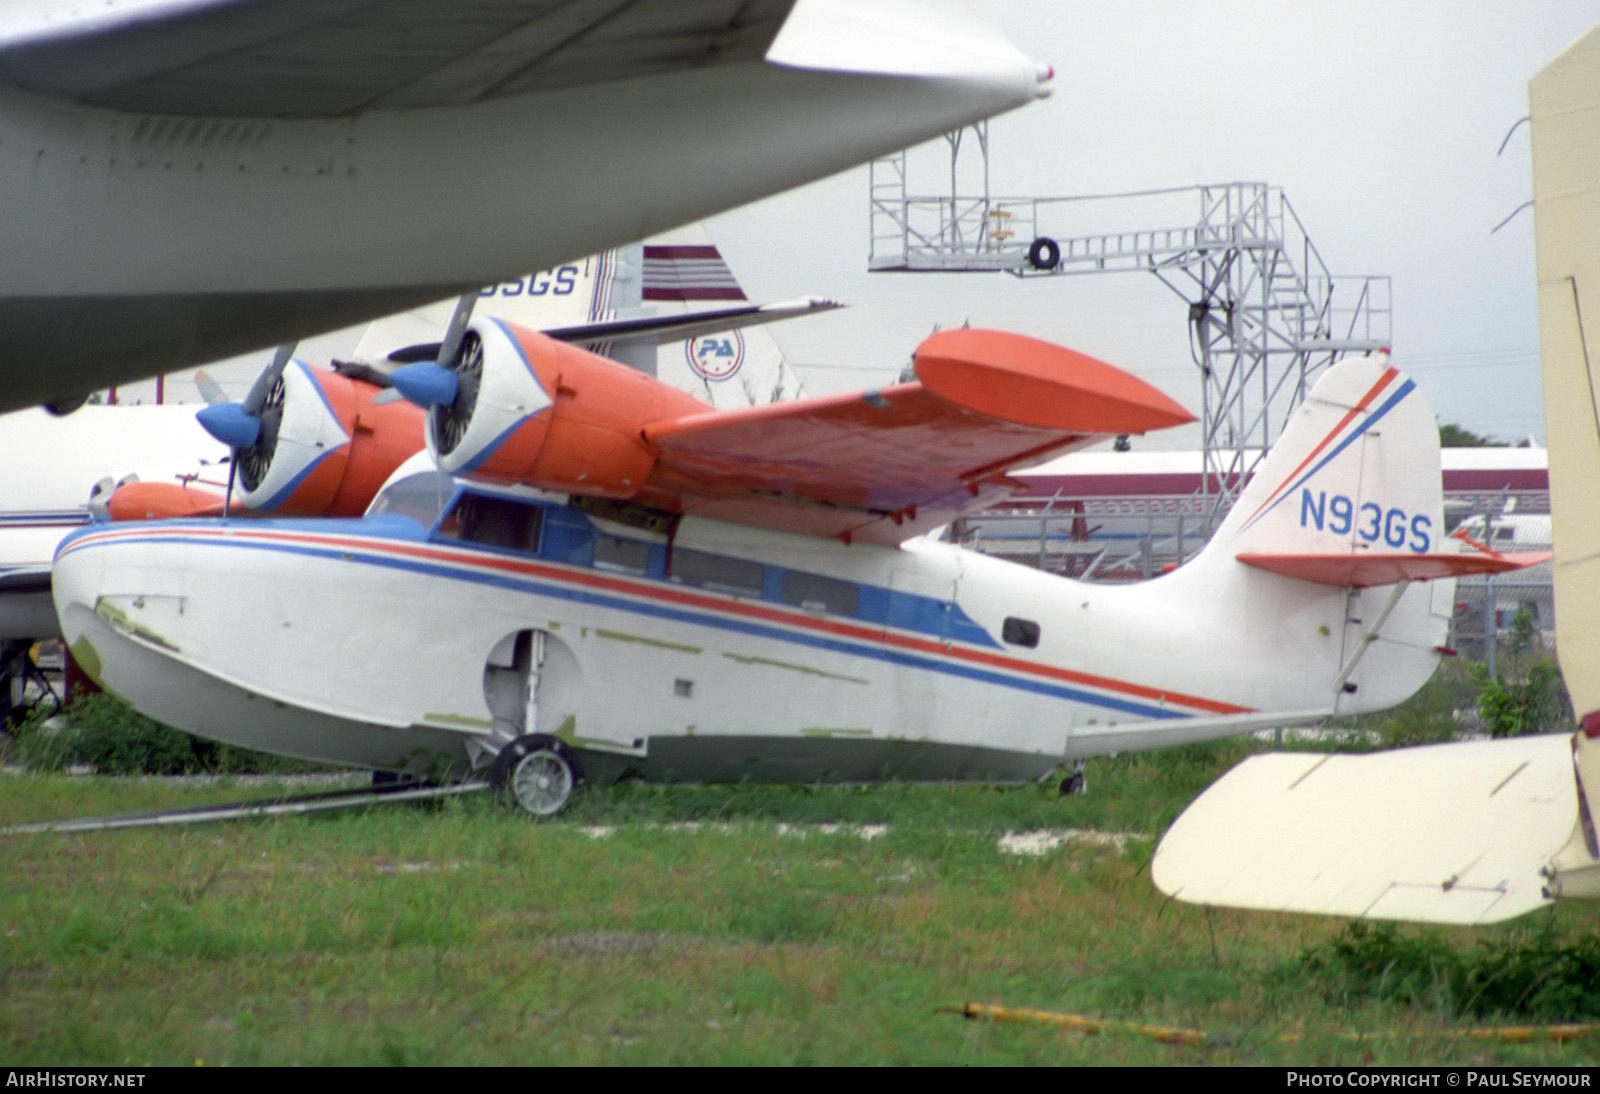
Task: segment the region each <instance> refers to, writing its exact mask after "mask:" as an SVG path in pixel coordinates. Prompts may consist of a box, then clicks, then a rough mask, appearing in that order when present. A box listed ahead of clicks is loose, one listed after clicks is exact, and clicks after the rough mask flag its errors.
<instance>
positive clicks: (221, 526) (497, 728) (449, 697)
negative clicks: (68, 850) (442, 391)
mask: <svg viewBox="0 0 1600 1094" xmlns="http://www.w3.org/2000/svg"><path fill="white" fill-rule="evenodd" d="M433 481H435V480H434V476H433V475H431V474H430V475H425V476H420V477H418V478H417V479H414V480H412V486H411V487H410V488H408V489H405V490H402V491H401V494H406V495H409V496H410V498H411V499H412V500H411V501H410V502H408V503H399V502H396V501H394V500H390V501H386V500H385V498H388V497H391V495H390V494H389V492H388V491H386V493H385V495H380V498H379V500H378V502H377V503H375V506H374V511H375V512H383V511H384V510H386V509H389V510H390V512H389V513H388V515H383V516H377V517H373V516H369V517H367V518H365V519H363V520H359V521H276V520H269V521H250V522H239V521H233V522H217V521H189V522H162V523H158V524H150V525H143V526H117V525H112V526H100V527H97V528H94V529H90V530H86V531H84V532H80V533H77V534H75V535H74V536H73V537H70V538H69V539H68V540H67V541H66V542H65V543H64V544H63V545H62V548H61V552H60V555H59V557H58V559H57V563H56V569H55V592H56V599H57V604H58V608H59V611H60V613H61V617H62V624H63V628H64V630H65V632H66V634H67V639H68V642H69V644H70V648H71V650H72V652H73V655H74V657H75V658H77V660H78V661H79V662H80V664H82V665H83V666H84V667H85V668H86V669H87V670H88V671H89V672H90V674H91V675H93V676H95V677H96V678H97V679H100V680H101V681H102V682H103V683H105V684H106V685H107V686H108V687H110V688H111V689H112V690H114V691H116V692H117V693H119V694H121V695H123V696H124V697H125V698H127V699H128V700H129V701H131V702H132V703H133V704H134V705H135V706H137V707H138V708H139V709H141V710H143V711H144V712H146V713H148V714H150V715H152V716H154V717H157V718H160V719H163V720H165V721H169V722H171V723H172V724H175V725H178V726H182V727H185V728H189V729H192V730H195V731H197V732H201V733H203V734H204V735H207V736H211V737H216V738H220V739H224V740H228V741H232V742H234V743H237V744H241V745H245V746H247V747H254V748H265V749H268V750H270V751H273V752H277V753H287V754H292V755H298V756H304V757H307V758H312V759H319V760H326V761H332V762H340V763H351V764H358V765H365V766H371V767H375V768H382V769H387V770H397V771H408V772H412V773H416V774H428V775H433V776H439V775H442V774H447V773H454V774H456V775H460V774H463V773H465V772H467V771H470V770H471V769H472V768H473V767H474V766H475V765H476V766H480V767H481V766H482V763H481V759H480V757H481V756H484V755H489V754H492V753H493V752H494V751H495V750H497V749H499V748H500V747H503V746H504V744H505V743H506V742H507V741H509V740H511V739H513V738H516V737H518V736H521V735H523V734H528V733H542V734H547V735H549V736H551V737H555V738H557V739H559V740H561V741H564V742H565V743H566V744H567V745H569V746H570V747H571V748H572V749H574V750H575V752H576V754H577V755H578V756H579V757H580V758H581V760H582V763H583V766H584V770H585V771H586V772H587V774H588V776H589V777H591V778H594V779H597V780H599V781H609V779H610V778H614V777H617V776H620V775H624V774H638V775H642V776H644V777H646V778H649V779H653V780H672V779H693V780H720V779H738V778H745V777H748V778H751V779H757V780H811V779H846V780H868V779H876V778H881V777H884V776H886V775H897V776H901V777H909V778H937V779H946V778H978V779H1010V780H1022V779H1032V778H1037V777H1040V776H1043V775H1045V774H1047V773H1048V772H1050V771H1051V770H1052V769H1054V768H1056V767H1058V766H1060V765H1061V764H1062V763H1064V762H1066V761H1070V760H1073V759H1075V758H1079V757H1086V756H1090V755H1096V754H1102V753H1107V752H1118V751H1131V750H1138V749H1143V748H1154V747H1161V746H1164V745H1171V744H1177V743H1182V742H1184V741H1190V740H1199V739H1205V738H1209V737H1215V736H1220V735H1224V734H1229V733H1236V732H1239V731H1240V730H1241V729H1243V728H1249V727H1250V726H1251V725H1252V724H1257V723H1259V724H1263V725H1267V724H1281V723H1282V722H1284V721H1286V720H1294V719H1295V718H1297V717H1302V718H1307V717H1320V716H1323V715H1326V714H1328V713H1329V712H1331V711H1333V710H1334V709H1336V708H1337V709H1338V710H1340V711H1347V712H1357V711H1361V710H1369V709H1377V708H1381V707H1385V706H1388V705H1391V704H1393V703H1395V702H1398V701H1399V700H1400V699H1402V698H1404V696H1405V695H1406V694H1409V692H1410V691H1411V690H1412V689H1414V688H1415V687H1416V686H1417V685H1418V684H1419V683H1420V682H1421V680H1423V679H1425V678H1426V677H1427V675H1428V674H1429V673H1430V672H1431V671H1432V667H1433V664H1434V662H1435V661H1436V659H1437V650H1436V646H1437V644H1438V643H1439V642H1440V641H1441V640H1442V639H1443V635H1444V627H1445V623H1446V620H1447V618H1448V612H1449V598H1450V583H1449V582H1442V583H1440V584H1439V585H1437V586H1435V587H1434V588H1433V589H1430V588H1428V587H1422V586H1414V587H1412V588H1411V589H1410V590H1409V591H1407V592H1406V593H1405V594H1404V598H1403V599H1404V604H1405V605H1409V606H1410V607H1409V608H1407V607H1404V606H1403V607H1402V610H1400V611H1397V612H1395V613H1394V615H1393V617H1392V622H1391V623H1390V625H1389V626H1388V628H1387V630H1386V632H1385V637H1386V650H1385V654H1384V657H1383V658H1382V660H1381V661H1379V660H1377V659H1374V660H1373V661H1368V662H1366V663H1364V664H1363V665H1362V666H1361V667H1359V668H1357V670H1356V671H1355V672H1354V673H1353V674H1352V675H1351V676H1350V677H1349V678H1348V686H1345V687H1339V686H1335V684H1334V681H1335V679H1336V677H1338V675H1339V672H1340V668H1341V665H1342V664H1344V663H1346V662H1347V661H1348V660H1349V659H1350V656H1351V651H1352V649H1354V648H1355V646H1356V644H1357V642H1358V640H1359V637H1360V633H1361V628H1362V622H1361V620H1362V618H1363V617H1365V618H1366V619H1367V620H1368V621H1370V620H1371V619H1373V618H1375V617H1376V616H1377V615H1378V614H1379V609H1380V605H1381V603H1382V602H1383V601H1384V599H1385V598H1386V597H1388V596H1389V595H1390V591H1389V590H1388V589H1368V590H1360V591H1353V592H1350V593H1348V594H1347V593H1346V591H1345V590H1335V589H1330V588H1329V587H1327V586H1325V585H1317V584H1312V583H1309V582H1305V581H1299V580H1295V579H1292V578H1288V577H1280V576H1278V575H1275V574H1269V573H1264V572H1262V571H1260V570H1257V569H1252V568H1250V567H1247V566H1245V565H1243V564H1241V563H1239V562H1238V561H1236V560H1235V559H1233V558H1232V557H1230V556H1229V554H1228V552H1227V551H1226V550H1213V551H1211V552H1209V554H1207V555H1202V556H1201V557H1200V558H1199V559H1197V560H1195V561H1194V562H1192V563H1191V564H1189V565H1188V566H1185V567H1183V568H1181V569H1180V570H1178V571H1176V572H1174V573H1172V574H1169V575H1166V576H1164V577H1162V578H1159V579H1157V580H1154V581H1151V582H1147V583H1144V584H1141V585H1131V586H1109V585H1092V584H1084V583H1079V582H1074V581H1070V580H1067V579H1065V578H1059V577H1055V576H1051V575H1048V574H1043V573H1040V572H1038V571H1035V570H1031V569H1028V568H1026V567H1021V566H1017V565H1013V564H1010V563H1006V562H1002V561H999V560H996V559H992V558H989V557H987V556H983V555H979V554H976V553H973V552H969V551H964V550H961V549H959V548H957V547H954V546H951V545H948V544H944V543H939V542H933V541H929V540H926V539H914V540H910V541H908V542H906V543H904V544H902V545H900V546H898V547H889V546H877V545H873V544H867V543H857V544H854V545H852V546H846V545H844V544H841V543H839V542H838V541H836V540H822V539H818V538H815V537H805V536H794V535H788V534H782V533H776V532H768V531H760V530H755V529H751V528H746V527H739V526H734V525H728V524H721V523H718V522H712V521H703V520H694V519H685V520H684V521H683V522H682V523H681V525H680V526H679V527H678V529H677V532H676V535H675V536H673V537H672V539H671V541H670V542H668V540H667V537H666V536H665V535H664V534H661V533H652V532H649V531H645V530H641V529H639V528H634V527H625V526H623V525H619V524H614V523H610V522H608V521H599V520H596V519H594V518H591V517H590V516H589V515H588V514H587V513H586V512H585V511H584V510H583V509H581V508H578V507H574V506H572V505H569V504H566V499H565V498H563V497H559V496H557V495H551V494H542V493H540V492H538V491H535V490H532V489H528V488H514V489H509V490H501V489H493V488H485V487H481V486H479V485H470V486H465V487H460V486H458V487H455V488H454V491H455V493H454V496H453V498H451V500H449V501H448V502H447V503H446V504H445V506H444V516H443V517H442V518H436V517H435V516H434V513H433V512H432V511H431V510H436V509H437V508H438V502H437V501H431V500H430V501H428V502H426V504H421V505H420V508H419V503H418V501H417V499H418V498H427V497H428V495H430V494H431V492H432V490H431V488H430V487H429V485H428V484H430V483H432V482H433ZM390 489H391V490H393V489H394V486H393V485H392V486H391V488H390ZM399 496H400V495H394V497H399ZM463 506H465V508H463ZM474 506H476V507H478V508H477V511H476V513H473V512H470V510H471V509H472V507H474ZM402 511H411V512H413V513H415V514H416V515H417V516H419V517H420V518H421V523H419V522H418V520H417V519H413V517H408V516H400V515H395V514H396V513H398V512H402ZM463 528H466V529H467V530H466V531H463ZM474 528H476V529H478V530H477V531H473V530H472V529H474ZM463 535H465V536H468V537H471V536H477V537H479V539H480V540H489V541H490V542H482V541H477V542H475V541H473V539H471V538H461V537H462V536H463ZM512 543H516V544H518V545H517V546H510V545H509V544H512ZM180 559H181V563H180V562H179V561H178V560H180ZM669 559H670V561H669ZM669 566H670V572H669ZM1440 597H1442V598H1443V599H1442V601H1440V600H1439V598H1440ZM1436 601H1439V602H1438V603H1436ZM1257 712H1266V713H1261V714H1258V713H1257Z"/></svg>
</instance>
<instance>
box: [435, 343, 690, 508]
mask: <svg viewBox="0 0 1600 1094" xmlns="http://www.w3.org/2000/svg"><path fill="white" fill-rule="evenodd" d="M428 367H429V368H437V366H428ZM449 371H450V372H451V374H452V376H453V380H454V382H453V384H450V385H448V387H447V391H448V399H447V400H446V399H445V398H443V397H437V398H435V399H434V400H433V402H434V405H433V406H432V407H431V409H430V410H429V411H428V415H427V419H428V426H427V432H428V445H429V447H430V448H431V450H432V451H433V453H434V454H435V456H436V457H437V458H438V460H439V467H440V469H441V470H443V471H446V472H449V473H451V474H456V475H470V476H472V477H473V478H481V479H486V480H489V481H494V482H520V483H524V484H526V485H528V486H536V487H540V488H542V489H546V490H558V491H563V492H566V493H573V494H583V495H588V496H591V497H603V498H631V497H633V496H634V495H635V494H637V493H638V492H639V490H640V489H641V488H642V487H643V486H644V484H645V480H646V479H647V478H648V477H649V475H650V471H651V468H652V467H654V466H655V462H656V456H657V450H656V448H655V446H654V445H652V444H650V443H648V442H647V441H645V439H644V437H643V428H644V426H645V425H646V424H647V423H649V422H654V421H659V420H661V419H663V418H679V417H683V416H686V415H692V414H700V413H707V412H711V411H712V410H713V408H712V407H710V406H708V405H707V404H705V403H703V402H701V401H700V400H699V399H696V398H694V397H693V396H690V395H685V394H683V393H682V392H680V391H676V390H674V389H673V388H670V387H668V386H667V385H665V384H663V383H660V382H659V381H657V380H655V379H653V378H651V377H649V376H646V375H644V374H643V373H640V372H636V371H635V370H633V369H630V368H628V367H627V366H625V365H619V364H617V363H616V362H615V361H608V360H607V359H606V358H604V357H600V356H597V355H595V354H593V353H589V352H587V351H585V350H581V349H578V348H576V347H575V346H570V345H567V344H566V343H564V342H557V341H555V340H553V339H551V338H547V337H546V336H544V335H543V334H539V333H537V332H535V331H529V330H523V329H522V328H520V327H514V326H511V325H510V324H507V323H503V322H500V321H498V320H482V321H479V322H475V323H474V324H473V325H472V327H471V328H470V329H469V330H468V332H467V334H466V336H465V339H464V340H463V342H462V344H461V349H460V351H459V352H458V353H457V354H456V360H455V363H454V365H453V366H451V368H450V370H449ZM408 394H410V393H409V392H408Z"/></svg>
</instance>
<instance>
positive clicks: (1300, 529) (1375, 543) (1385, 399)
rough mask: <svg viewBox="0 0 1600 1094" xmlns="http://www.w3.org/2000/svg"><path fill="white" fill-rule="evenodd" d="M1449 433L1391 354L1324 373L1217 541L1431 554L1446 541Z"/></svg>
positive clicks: (1287, 549) (1237, 549) (1243, 546)
mask: <svg viewBox="0 0 1600 1094" xmlns="http://www.w3.org/2000/svg"><path fill="white" fill-rule="evenodd" d="M1440 482H1441V480H1440V474H1439V431H1438V426H1437V425H1436V423H1435V422H1434V419H1433V412H1432V410H1431V409H1429V407H1428V404H1427V401H1426V400H1425V399H1424V398H1423V397H1422V394H1421V392H1420V391H1418V390H1417V386H1416V383H1415V382H1414V381H1412V380H1410V379H1409V378H1407V377H1406V376H1405V375H1404V374H1403V373H1401V372H1400V371H1399V370H1398V369H1396V368H1394V367H1393V366H1392V365H1391V364H1390V363H1389V355H1388V354H1387V353H1379V354H1374V355H1373V356H1370V357H1360V358H1349V359H1346V360H1344V361H1341V362H1339V363H1338V364H1336V365H1334V366H1333V367H1332V368H1330V369H1328V371H1327V372H1326V373H1324V374H1323V376H1322V378H1321V379H1320V380H1319V381H1318V383H1317V384H1316V386H1315V387H1313V388H1312V390H1311V393H1310V394H1309V395H1308V396H1307V397H1306V401H1305V402H1304V403H1303V404H1302V405H1301V407H1300V409H1299V410H1298V411H1296V412H1295V415H1294V417H1293V418H1291V419H1290V422H1289V425H1288V426H1287V428H1285V429H1284V431H1283V435H1282V437H1281V438H1280V439H1279V441H1278V443H1277V444H1276V445H1275V446H1273V449H1272V451H1271V452H1270V453H1268V455H1267V458H1266V459H1265V460H1264V461H1263V462H1262V464H1261V466H1260V468H1259V469H1258V470H1257V471H1256V474H1255V475H1254V477H1252V478H1251V480H1250V482H1249V484H1248V485H1247V486H1246V488H1245V490H1244V491H1243V493H1242V494H1241V495H1240V498H1239V501H1238V504H1236V505H1235V506H1234V508H1233V511H1232V513H1230V514H1229V515H1228V519H1227V520H1226V521H1225V522H1224V523H1223V526H1222V528H1221V529H1219V531H1218V533H1217V537H1216V541H1217V542H1219V543H1222V544H1225V545H1226V546H1227V547H1228V549H1229V550H1230V551H1231V552H1232V553H1233V554H1235V555H1239V554H1247V553H1251V554H1253V553H1260V554H1272V555H1289V554H1302V555H1341V556H1349V555H1356V554H1360V553H1364V552H1371V553H1375V554H1389V553H1394V554H1402V555H1403V554H1415V555H1425V554H1429V553H1433V552H1436V551H1437V550H1438V549H1439V546H1440V541H1441V539H1442V537H1443V535H1444V516H1443V514H1444V496H1443V493H1442V488H1441V485H1440Z"/></svg>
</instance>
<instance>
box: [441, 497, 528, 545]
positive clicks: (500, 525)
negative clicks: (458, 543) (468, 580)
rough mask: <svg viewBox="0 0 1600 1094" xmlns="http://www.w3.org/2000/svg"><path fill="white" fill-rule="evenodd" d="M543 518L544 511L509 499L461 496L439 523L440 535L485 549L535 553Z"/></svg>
mask: <svg viewBox="0 0 1600 1094" xmlns="http://www.w3.org/2000/svg"><path fill="white" fill-rule="evenodd" d="M542 516H543V510H541V509H540V508H539V507H538V506H536V505H528V504H526V503H524V502H520V501H513V500H511V499H510V498H491V497H487V496H485V495H483V494H462V495H461V500H460V501H458V502H457V503H456V506H455V508H454V509H452V510H450V513H449V515H448V516H446V517H445V518H444V520H443V521H441V522H440V524H439V533H440V534H441V535H445V536H449V537H450V538H451V539H460V540H465V541H467V542H468V543H481V544H483V545H484V546H486V547H509V548H510V549H511V550H513V551H535V550H538V548H539V526H540V518H541V517H542Z"/></svg>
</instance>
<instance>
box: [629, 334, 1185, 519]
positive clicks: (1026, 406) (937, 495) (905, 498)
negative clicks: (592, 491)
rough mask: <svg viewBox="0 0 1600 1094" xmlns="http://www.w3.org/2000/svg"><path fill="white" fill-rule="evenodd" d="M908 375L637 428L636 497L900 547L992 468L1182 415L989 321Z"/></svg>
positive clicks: (992, 477)
mask: <svg viewBox="0 0 1600 1094" xmlns="http://www.w3.org/2000/svg"><path fill="white" fill-rule="evenodd" d="M915 370H916V375H917V380H916V382H914V383H908V384H897V385H895V386H893V387H888V388H883V389H881V390H878V391H869V392H865V393H859V394H852V395H838V396H832V397H826V398H820V399H807V400H802V401H799V402H792V403H777V404H771V405H768V406H761V407H752V408H749V409H746V410H734V411H718V412H714V413H706V414H692V415H689V416H687V417H680V418H676V419H670V420H666V421H659V422H655V423H652V424H650V425H647V426H645V428H644V430H643V436H644V439H645V441H646V442H647V443H649V444H651V445H653V446H655V447H656V448H657V449H658V450H659V453H660V454H659V456H658V458H657V460H656V464H655V468H654V470H653V472H652V474H651V477H650V481H649V486H648V488H647V490H646V491H645V492H644V494H643V495H641V500H646V501H652V500H653V501H656V502H658V503H665V504H669V505H670V506H671V507H673V508H676V509H679V510H680V511H682V512H684V513H688V514H692V515H696V516H703V517H708V518H710V519H714V520H723V521H730V522H733V523H736V524H746V525H754V526H757V527H764V528H773V529H778V530H782V531H788V532H798V533H801V534H808V535H823V536H839V537H841V538H844V539H846V540H850V539H853V538H862V539H867V540H871V541H873V542H880V543H897V542H900V541H902V540H905V539H908V538H910V537H911V536H914V535H918V534H921V533H922V532H926V531H928V530H930V529H932V528H936V527H938V526H939V525H942V524H947V523H949V522H950V521H951V520H953V519H955V518H956V517H959V516H961V515H962V514H963V513H970V512H974V511H976V510H978V509H982V508H985V507H987V506H989V505H992V504H994V503H995V502H997V501H998V500H1000V499H1001V498H1004V497H1008V496H1010V495H1011V494H1012V493H1014V492H1015V490H1016V489H1017V488H1018V485H1019V484H1017V483H1016V482H1014V481H1013V480H1011V479H1009V478H1007V477H1006V474H1005V472H1007V471H1008V470H1011V469H1013V468H1016V467H1020V466H1028V465H1031V464H1034V463H1037V462H1040V461H1042V460H1045V459H1049V458H1051V457H1053V456H1058V455H1060V454H1061V453H1063V452H1066V451H1070V450H1072V449H1074V448H1079V447H1083V446H1085V445H1088V444H1091V443H1093V442H1095V441H1097V440H1100V439H1102V438H1104V437H1107V436H1111V435H1115V434H1122V433H1144V432H1146V431H1148V430H1151V429H1162V428H1165V427H1167V426H1173V425H1181V424H1183V423H1185V422H1189V421H1193V420H1194V419H1193V416H1192V415H1190V414H1189V413H1188V412H1187V411H1186V410H1184V409H1183V408H1182V407H1180V406H1179V405H1178V404H1177V403H1175V402H1173V401H1172V400H1171V399H1169V398H1168V397H1167V396H1165V395H1163V394H1162V393H1161V392H1159V391H1157V390H1156V389H1155V388H1153V387H1151V386H1150V385H1148V384H1146V383H1144V382H1143V381H1142V380H1139V379H1137V378H1136V377H1133V376H1130V375H1129V374H1127V373H1125V372H1122V371H1121V370H1119V369H1116V368H1113V367H1112V366H1110V365H1108V364H1106V363H1104V362H1103V361H1098V360H1095V359H1094V358H1092V357H1088V356H1086V355H1084V354H1081V353H1077V352H1075V351H1073V350H1069V349H1065V348H1063V347H1061V346H1055V345H1051V344H1050V343H1048V342H1042V341H1039V340H1038V339H1034V338H1027V337H1023V336H1021V335H1014V334H1005V333H1001V332H998V331H983V330H954V331H944V332H941V333H938V334H935V335H933V336H932V337H930V338H928V339H927V340H925V341H924V342H923V343H922V345H921V346H919V347H918V349H917V354H916V358H915Z"/></svg>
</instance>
